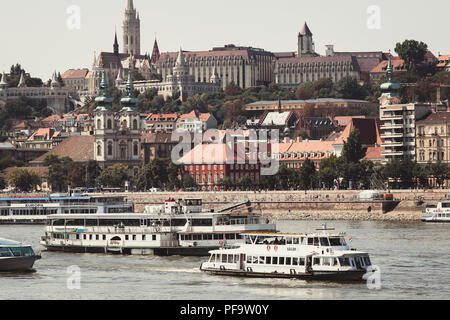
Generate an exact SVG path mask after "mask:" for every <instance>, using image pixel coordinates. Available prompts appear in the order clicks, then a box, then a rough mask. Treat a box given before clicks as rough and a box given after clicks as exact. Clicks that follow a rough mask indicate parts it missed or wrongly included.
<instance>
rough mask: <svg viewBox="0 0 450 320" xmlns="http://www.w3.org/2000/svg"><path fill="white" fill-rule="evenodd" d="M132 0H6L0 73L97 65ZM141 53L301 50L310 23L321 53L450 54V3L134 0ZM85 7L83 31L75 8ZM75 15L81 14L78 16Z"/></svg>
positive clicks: (47, 73)
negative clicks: (408, 50) (417, 44)
mask: <svg viewBox="0 0 450 320" xmlns="http://www.w3.org/2000/svg"><path fill="white" fill-rule="evenodd" d="M126 4H127V0H14V1H13V0H1V1H0V26H1V27H0V72H1V71H3V70H4V71H6V72H9V69H10V67H11V65H12V64H15V63H20V64H21V65H22V67H23V68H24V69H25V70H26V71H27V72H29V73H31V75H32V76H36V77H40V78H42V79H43V80H44V81H45V80H47V79H49V78H50V77H51V74H52V73H53V71H54V70H57V71H59V72H61V73H63V72H64V71H65V70H67V69H70V68H84V67H87V68H91V66H92V61H93V56H94V52H97V53H99V52H100V51H109V52H110V51H112V45H113V40H114V30H115V29H117V33H118V38H119V45H120V48H121V49H122V21H123V17H124V9H125V7H126ZM134 4H135V7H136V8H137V10H138V11H139V13H140V17H141V51H142V53H145V52H146V51H148V52H149V53H151V51H152V48H153V42H154V40H155V36H156V38H157V40H158V44H159V49H160V51H161V52H166V51H178V49H179V47H180V46H182V48H183V49H184V50H193V51H194V50H210V49H211V48H212V47H216V46H223V45H224V44H230V43H233V44H236V45H244V46H252V47H260V48H263V49H265V50H269V51H295V50H296V46H297V34H298V32H299V31H300V29H301V27H302V26H303V24H304V22H305V21H306V22H307V23H308V26H309V27H310V29H311V31H312V33H313V35H314V41H315V45H316V51H317V52H318V53H320V54H324V53H325V45H326V44H334V46H335V50H336V51H372V50H373V51H375V50H376V51H379V50H383V51H388V50H389V49H391V50H393V49H394V47H395V43H396V42H399V41H403V40H405V39H415V40H420V41H423V42H425V43H427V44H428V46H429V49H430V50H431V51H432V52H433V53H434V54H435V55H437V54H438V52H440V53H441V54H450V37H449V36H448V31H449V29H450V28H449V12H450V1H449V0H428V1H422V0H420V1H419V0H395V1H392V0H276V1H274V0H226V1H225V0H220V1H219V0H165V1H164V0H163V1H152V0H134ZM73 5H75V6H77V7H78V8H79V9H80V16H79V17H80V20H79V21H80V29H76V28H75V29H73V28H72V30H71V29H70V28H69V27H68V21H69V22H71V24H72V26H73V25H74V24H73V23H74V22H76V16H75V15H74V13H73V11H72V12H70V13H68V12H67V10H68V8H70V7H71V6H73ZM74 17H75V19H73V18H74Z"/></svg>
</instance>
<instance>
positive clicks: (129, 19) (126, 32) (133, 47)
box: [123, 0, 141, 56]
mask: <svg viewBox="0 0 450 320" xmlns="http://www.w3.org/2000/svg"><path fill="white" fill-rule="evenodd" d="M123 45H124V47H123V53H126V54H130V53H131V54H132V55H135V56H136V55H140V54H141V21H140V19H139V13H137V12H136V9H135V8H134V5H133V0H128V5H127V8H126V9H125V20H124V21H123Z"/></svg>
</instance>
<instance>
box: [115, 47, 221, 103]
mask: <svg viewBox="0 0 450 320" xmlns="http://www.w3.org/2000/svg"><path fill="white" fill-rule="evenodd" d="M163 79H164V81H155V80H145V81H136V82H135V88H136V89H137V90H138V91H139V92H144V91H145V90H147V89H152V88H155V89H157V90H158V95H162V96H164V97H168V96H170V97H172V96H173V94H174V93H175V92H178V94H179V96H180V98H181V100H182V101H185V100H186V99H187V98H188V97H192V96H194V95H196V94H202V93H213V92H220V91H222V85H221V80H220V78H219V76H218V75H217V73H216V72H215V70H212V74H211V76H210V77H209V78H208V81H205V82H196V81H195V77H194V76H193V75H192V74H190V73H189V67H188V65H187V63H186V60H185V56H184V53H183V50H181V49H180V51H179V52H178V56H177V60H176V63H175V67H174V68H173V70H172V73H170V74H167V75H165V76H163ZM116 85H117V87H118V88H119V89H120V90H122V91H123V90H124V89H125V84H124V81H123V79H120V75H119V76H118V78H117V79H116Z"/></svg>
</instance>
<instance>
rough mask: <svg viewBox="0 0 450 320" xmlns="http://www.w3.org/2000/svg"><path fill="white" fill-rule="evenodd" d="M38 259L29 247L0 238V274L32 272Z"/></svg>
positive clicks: (38, 256)
mask: <svg viewBox="0 0 450 320" xmlns="http://www.w3.org/2000/svg"><path fill="white" fill-rule="evenodd" d="M40 258H41V256H40V255H39V254H36V253H35V252H34V250H33V248H32V247H31V246H30V245H26V244H22V243H20V242H17V241H13V240H7V239H2V238H0V272H24V271H32V270H33V269H32V268H33V265H34V262H35V261H36V260H39V259H40Z"/></svg>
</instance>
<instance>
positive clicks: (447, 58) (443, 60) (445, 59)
mask: <svg viewBox="0 0 450 320" xmlns="http://www.w3.org/2000/svg"><path fill="white" fill-rule="evenodd" d="M449 62H450V54H446V55H442V56H439V58H438V64H437V65H436V67H438V68H445V66H446V65H447V64H448V63H449Z"/></svg>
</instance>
